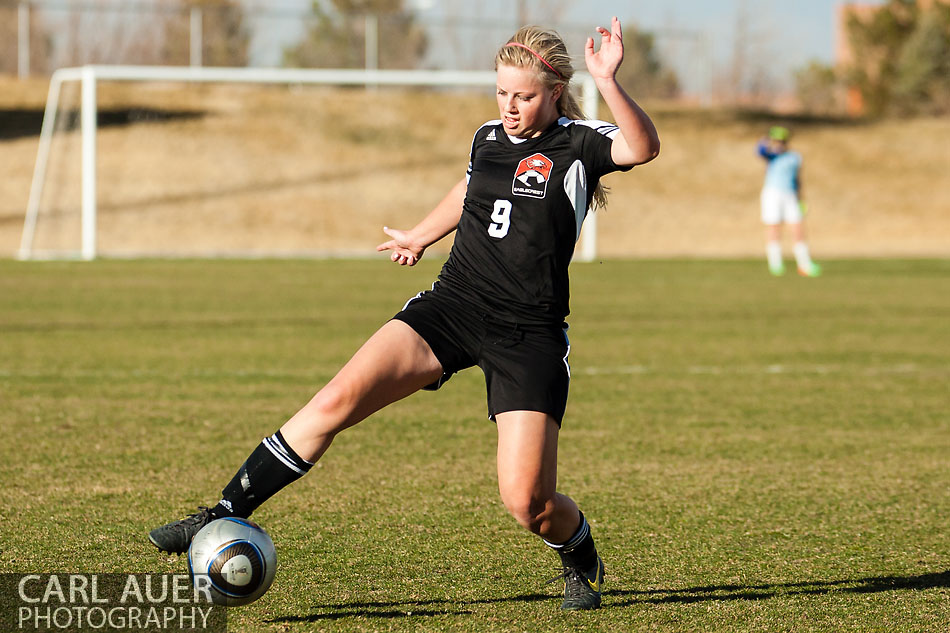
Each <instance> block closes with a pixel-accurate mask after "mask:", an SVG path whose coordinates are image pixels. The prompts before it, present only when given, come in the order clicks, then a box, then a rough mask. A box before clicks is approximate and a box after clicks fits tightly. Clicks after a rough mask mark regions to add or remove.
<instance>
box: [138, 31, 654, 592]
mask: <svg viewBox="0 0 950 633" xmlns="http://www.w3.org/2000/svg"><path fill="white" fill-rule="evenodd" d="M597 31H598V33H599V34H600V48H599V50H597V51H595V45H594V40H593V38H588V41H587V44H586V48H585V59H586V63H587V69H588V71H589V72H590V74H591V75H592V76H593V77H594V79H595V81H596V83H597V86H598V88H599V90H600V93H601V96H602V97H603V99H604V101H605V102H606V104H607V106H608V107H609V108H610V110H611V113H612V114H613V116H614V118H615V120H616V122H617V125H613V124H609V123H605V122H602V121H580V119H581V118H582V115H581V111H580V108H579V107H578V105H577V103H576V101H575V100H574V98H573V96H572V95H571V93H570V91H569V84H570V80H571V77H572V75H573V68H572V67H571V59H570V56H569V55H568V52H567V48H566V47H565V45H564V42H563V41H562V40H561V39H560V37H559V36H558V35H557V34H556V33H553V32H550V31H544V30H542V29H539V28H537V27H524V28H522V29H520V30H519V31H518V32H517V33H516V34H515V35H514V36H513V37H512V39H511V40H510V41H509V42H508V43H507V44H505V45H504V46H503V47H502V48H501V49H500V50H499V51H498V54H497V55H496V59H495V66H496V70H497V90H496V98H497V103H498V109H499V119H498V120H496V121H491V122H489V123H486V124H485V125H483V126H482V127H481V128H480V129H479V130H478V131H477V132H476V134H475V138H474V140H473V143H472V148H471V154H470V162H469V168H468V171H467V173H466V176H465V177H464V178H463V179H462V180H460V181H459V182H458V183H457V184H456V185H455V186H454V187H453V188H452V189H451V191H450V192H449V194H448V195H447V196H446V197H445V198H444V199H443V200H442V201H441V202H440V203H439V204H438V205H437V206H436V207H435V209H433V210H432V211H431V212H430V213H429V214H428V215H427V216H426V217H425V218H424V219H423V220H422V221H421V222H420V223H419V224H417V225H416V226H415V227H414V228H412V229H411V230H408V231H400V230H395V229H388V228H386V229H384V230H385V231H386V233H387V234H388V235H389V236H390V237H391V238H392V239H391V240H389V241H387V242H385V243H383V244H380V245H379V246H378V247H377V249H378V250H380V251H387V250H388V251H392V254H391V259H392V261H394V262H396V263H398V264H402V265H410V266H411V265H414V264H415V263H416V262H418V261H419V259H420V258H421V257H422V255H423V253H424V251H425V249H426V248H427V247H428V246H429V245H431V244H433V243H435V242H437V241H438V240H440V239H442V238H443V237H445V236H446V235H448V234H449V233H450V232H452V231H453V230H454V231H456V236H455V242H454V244H453V246H452V249H451V252H450V254H449V258H448V260H447V261H446V263H445V265H444V266H443V268H442V271H441V273H440V274H439V278H438V280H437V281H436V283H435V284H434V285H433V287H432V290H429V291H426V292H423V293H420V294H419V295H417V296H416V297H415V298H413V299H411V300H410V301H409V302H408V303H407V304H406V305H405V306H404V308H403V310H402V311H401V312H399V313H398V314H397V315H396V316H395V317H394V318H393V319H392V320H390V321H389V322H387V323H386V324H384V325H383V326H382V327H381V328H380V329H379V330H378V331H377V332H376V333H375V334H374V335H373V336H372V337H370V339H369V340H368V341H366V343H365V344H364V345H363V347H361V348H360V349H359V350H358V351H357V352H356V353H355V354H354V356H353V357H352V358H351V359H350V360H349V362H347V364H346V365H345V366H344V367H343V368H342V369H341V370H340V371H339V373H337V375H336V376H335V377H334V378H333V379H332V380H331V381H330V382H329V383H328V384H327V385H326V386H325V387H323V388H322V389H321V390H320V391H319V392H318V393H317V394H316V395H315V396H314V397H313V399H311V401H310V402H309V403H308V404H306V405H305V406H304V407H303V408H302V409H301V410H300V411H298V412H297V413H296V414H295V415H294V416H293V417H292V418H291V419H290V420H289V421H287V422H286V423H285V424H284V425H283V427H281V429H280V430H279V431H277V432H276V433H274V435H272V436H270V437H268V438H265V439H264V440H263V441H262V442H261V444H260V445H259V446H258V447H257V448H255V449H254V451H253V452H252V453H251V455H250V456H249V457H248V458H247V460H246V461H245V463H244V464H243V465H242V466H241V467H240V469H239V470H238V472H237V473H236V474H235V476H234V478H233V479H232V480H231V482H230V483H228V484H227V485H226V486H225V488H224V490H223V492H222V499H221V501H220V502H219V503H218V504H217V505H216V506H214V507H213V508H210V509H209V508H201V509H199V512H197V513H196V514H193V515H191V516H189V517H188V518H186V519H183V520H181V521H174V522H172V523H169V524H167V525H164V526H161V527H159V528H156V529H155V530H152V532H151V533H150V535H149V538H150V540H151V541H152V543H154V544H155V545H156V546H157V547H158V548H159V549H161V550H164V551H170V552H183V551H185V550H186V549H187V548H188V544H189V543H190V542H191V539H192V538H193V536H194V534H195V533H197V531H198V530H199V529H200V528H201V527H202V526H203V525H205V524H207V523H208V522H209V521H211V520H212V519H214V518H218V517H223V516H232V515H237V516H242V517H246V516H248V515H250V514H251V513H252V512H253V511H254V510H255V509H256V508H257V507H258V506H260V505H261V504H262V503H263V502H264V501H266V500H267V499H268V498H269V497H271V496H272V495H273V494H274V493H276V492H277V491H278V490H280V489H281V488H283V487H284V486H286V485H288V484H290V483H291V482H293V481H295V480H296V479H298V478H300V477H301V476H303V475H304V474H305V473H306V472H307V471H308V470H309V469H310V467H311V466H312V465H313V463H314V462H316V461H317V460H318V459H320V457H321V456H322V455H323V454H324V452H325V451H326V450H327V448H328V447H329V446H330V444H331V442H332V441H333V439H334V438H335V437H336V435H337V434H338V433H340V432H341V431H343V430H344V429H346V428H348V427H350V426H352V425H354V424H356V423H358V422H360V421H361V420H363V419H365V418H366V417H368V416H369V415H371V414H372V413H374V412H375V411H378V410H379V409H381V408H382V407H384V406H386V405H388V404H390V403H392V402H394V401H396V400H399V399H401V398H404V397H406V396H408V395H409V394H411V393H414V392H416V391H418V390H419V389H423V388H430V389H437V388H439V387H440V386H441V385H442V384H443V383H444V382H445V381H446V380H448V379H449V378H450V377H451V375H452V374H453V373H455V372H457V371H460V370H462V369H465V368H468V367H472V366H474V365H478V366H479V367H480V368H481V369H482V371H483V373H484V374H485V382H486V387H487V392H488V412H489V416H490V417H491V418H492V419H493V420H494V421H495V423H496V426H497V431H498V448H497V472H498V486H499V491H500V493H501V497H502V500H503V501H504V504H505V507H506V508H507V510H508V511H509V512H510V513H511V514H512V516H513V517H514V518H515V519H516V520H517V521H518V523H519V524H521V525H522V526H523V527H525V528H526V529H528V530H530V531H531V532H533V533H534V534H537V535H538V536H540V537H542V539H544V542H545V543H547V545H549V546H550V547H551V548H552V549H554V550H555V551H557V553H558V554H559V555H560V557H561V561H562V564H563V574H562V576H563V578H564V579H565V596H564V601H563V603H562V608H564V609H592V608H597V607H599V606H600V602H601V587H602V584H601V583H602V582H603V577H604V565H603V562H602V561H601V559H600V557H599V556H598V555H597V550H596V548H595V546H594V541H593V537H592V536H591V532H590V526H589V525H588V523H587V521H586V520H585V518H584V515H583V514H581V512H580V511H579V510H578V507H577V505H576V504H575V503H574V501H573V500H571V499H570V498H569V497H567V496H566V495H563V494H561V493H559V492H557V490H556V483H557V441H558V432H559V429H560V425H561V420H562V416H563V414H564V410H565V406H566V402H567V392H568V385H569V381H570V367H569V365H568V362H567V358H568V352H569V351H570V344H569V342H568V340H567V336H566V331H567V325H566V323H565V321H564V319H565V317H566V316H567V314H568V311H569V309H568V295H569V289H568V264H569V263H570V260H571V257H572V255H573V251H574V245H575V242H576V240H577V238H578V236H579V234H580V228H581V224H582V222H583V220H584V217H585V215H586V213H587V210H588V208H590V207H591V205H592V203H593V202H594V201H595V200H597V201H599V202H600V203H603V201H604V192H603V189H602V188H601V187H600V185H599V179H600V178H601V176H603V175H605V174H608V173H610V172H613V171H618V170H626V169H629V168H630V167H631V166H633V165H637V164H641V163H645V162H647V161H649V160H652V159H653V158H654V157H655V156H656V155H657V153H658V152H659V138H658V136H657V133H656V128H655V127H654V126H653V123H652V122H651V121H650V119H649V117H648V116H647V115H646V113H644V112H643V110H642V109H641V108H640V107H639V106H638V105H637V104H636V103H635V102H634V101H633V99H631V98H630V97H629V96H628V95H627V93H626V92H625V91H624V90H623V88H622V87H621V86H620V85H619V84H618V83H617V81H616V77H615V75H616V72H617V69H618V68H619V66H620V63H621V61H622V60H623V40H622V33H621V28H620V22H619V21H618V20H617V19H616V18H614V19H613V21H612V24H611V29H610V30H607V29H604V28H598V29H597Z"/></svg>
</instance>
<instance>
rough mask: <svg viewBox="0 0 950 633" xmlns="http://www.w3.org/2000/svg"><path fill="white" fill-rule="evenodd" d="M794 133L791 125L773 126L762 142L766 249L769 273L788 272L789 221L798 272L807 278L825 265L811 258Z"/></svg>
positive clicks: (760, 151)
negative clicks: (785, 239)
mask: <svg viewBox="0 0 950 633" xmlns="http://www.w3.org/2000/svg"><path fill="white" fill-rule="evenodd" d="M790 135H791V134H790V132H789V131H788V128H784V127H780V126H775V127H772V128H771V129H770V130H769V133H768V136H766V137H765V138H763V139H761V140H760V141H759V144H758V148H757V149H758V152H759V156H761V157H762V158H763V159H765V161H766V162H767V163H768V165H767V167H766V169H765V184H764V185H763V187H762V194H761V202H762V222H763V223H764V224H765V240H766V244H765V252H766V257H767V258H768V264H769V272H771V273H772V274H773V275H776V276H778V275H784V274H785V264H784V262H783V261H782V224H783V223H785V224H788V225H789V226H790V227H791V230H792V238H793V240H794V242H795V244H794V246H793V249H794V251H793V252H794V254H795V263H796V264H797V265H798V273H799V274H800V275H803V276H805V277H817V276H818V275H820V274H821V267H820V266H819V265H818V264H816V263H814V262H813V261H812V260H811V255H810V254H809V252H808V243H807V242H806V241H805V225H804V210H805V203H804V202H803V200H802V174H801V169H802V157H801V154H799V153H798V152H793V151H791V150H789V149H788V140H789V137H790Z"/></svg>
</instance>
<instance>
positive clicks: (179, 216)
mask: <svg viewBox="0 0 950 633" xmlns="http://www.w3.org/2000/svg"><path fill="white" fill-rule="evenodd" d="M577 79H578V81H577V84H578V88H579V90H580V93H581V94H580V97H581V102H582V107H583V108H584V110H585V113H586V115H587V116H588V118H596V117H597V113H598V103H599V95H598V92H597V89H596V86H595V85H594V82H593V80H592V78H591V77H590V76H589V75H586V74H580V73H579V74H578V75H577ZM494 85H495V73H494V72H492V71H486V72H482V71H395V70H305V69H254V68H208V67H152V66H148V67H140V66H84V67H81V68H65V69H60V70H57V71H56V72H55V73H54V74H53V76H52V78H51V81H50V87H49V95H48V98H47V103H46V111H45V115H44V119H43V125H42V129H41V133H40V141H39V147H38V151H37V157H36V164H35V167H34V173H33V180H32V185H31V189H30V196H29V202H28V205H27V209H26V216H25V221H24V225H23V235H22V238H21V244H20V249H19V252H18V257H19V258H20V259H24V260H28V259H64V258H72V259H82V260H92V259H95V258H97V257H100V256H108V257H165V256H178V257H209V256H229V257H244V256H257V257H295V256H311V257H312V256H360V255H369V254H371V253H373V252H374V250H373V247H374V246H375V244H376V243H378V242H379V241H382V240H383V239H385V236H384V235H383V234H382V233H381V231H380V227H382V226H383V225H388V226H397V227H403V226H405V227H408V226H411V225H412V224H414V223H415V222H416V221H418V220H419V219H420V218H421V217H422V216H423V215H424V214H425V213H427V212H428V210H429V209H430V208H431V207H432V206H433V205H435V204H436V203H437V202H438V201H439V200H440V199H441V197H442V195H444V193H445V192H446V191H447V190H448V188H449V187H450V186H451V184H452V183H453V182H456V181H457V179H458V178H459V177H460V175H461V174H462V173H464V169H465V165H466V163H467V153H468V152H467V149H468V143H469V142H470V141H471V135H472V133H473V132H474V130H475V129H476V128H477V126H478V125H480V124H481V123H483V122H484V121H486V120H489V119H492V118H496V117H497V112H495V111H494V102H493V101H492V100H491V99H486V93H488V94H490V92H488V91H489V90H490V88H491V87H493V86H494ZM420 88H422V90H420ZM596 235H597V231H596V214H591V215H590V216H589V217H588V219H587V221H586V222H585V226H584V230H583V232H582V234H581V239H580V241H579V244H578V252H577V257H578V259H580V260H588V261H589V260H592V259H594V257H595V256H596V252H597V244H596ZM442 248H444V247H442ZM433 250H435V251H437V250H438V248H436V247H433Z"/></svg>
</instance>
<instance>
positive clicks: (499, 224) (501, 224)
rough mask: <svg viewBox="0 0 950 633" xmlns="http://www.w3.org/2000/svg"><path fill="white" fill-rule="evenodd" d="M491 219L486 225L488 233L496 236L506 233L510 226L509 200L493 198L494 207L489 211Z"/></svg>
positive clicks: (503, 235)
mask: <svg viewBox="0 0 950 633" xmlns="http://www.w3.org/2000/svg"><path fill="white" fill-rule="evenodd" d="M491 219H492V223H491V224H489V225H488V234H489V235H491V236H492V237H497V238H502V237H505V236H506V235H508V229H509V228H510V227H511V202H509V201H508V200H495V208H494V210H492V212H491Z"/></svg>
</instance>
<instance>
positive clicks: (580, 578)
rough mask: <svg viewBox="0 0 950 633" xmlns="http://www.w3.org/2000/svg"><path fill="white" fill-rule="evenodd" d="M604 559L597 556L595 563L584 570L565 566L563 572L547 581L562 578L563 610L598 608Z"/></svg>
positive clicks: (602, 580) (602, 582)
mask: <svg viewBox="0 0 950 633" xmlns="http://www.w3.org/2000/svg"><path fill="white" fill-rule="evenodd" d="M604 573H605V569H604V561H602V560H601V559H600V556H598V557H597V564H596V565H594V566H593V567H591V568H590V569H587V570H584V569H579V568H577V567H565V568H564V573H562V574H561V575H560V576H556V577H554V578H552V579H551V580H549V581H548V582H555V581H556V580H559V579H561V578H563V579H564V602H563V603H562V604H561V608H562V609H563V610H565V611H583V610H588V609H599V608H600V593H601V588H602V587H603V584H604Z"/></svg>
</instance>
